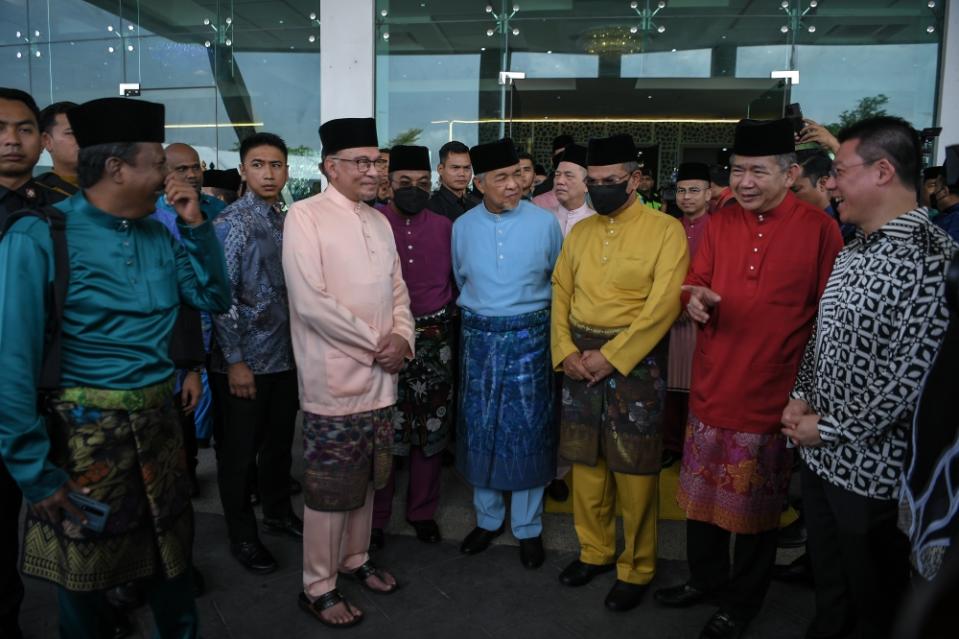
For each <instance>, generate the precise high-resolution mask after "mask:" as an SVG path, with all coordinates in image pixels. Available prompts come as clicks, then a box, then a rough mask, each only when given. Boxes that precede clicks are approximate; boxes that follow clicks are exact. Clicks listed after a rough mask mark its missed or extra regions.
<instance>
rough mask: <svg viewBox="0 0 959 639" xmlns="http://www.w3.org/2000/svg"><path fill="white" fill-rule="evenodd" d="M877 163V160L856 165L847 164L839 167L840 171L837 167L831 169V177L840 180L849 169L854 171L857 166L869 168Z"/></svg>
mask: <svg viewBox="0 0 959 639" xmlns="http://www.w3.org/2000/svg"><path fill="white" fill-rule="evenodd" d="M876 161H877V160H869V161H868V162H858V163H856V164H845V165H843V166H841V167H839V168H838V169H837V168H836V167H835V166H833V167H832V168H831V169H829V177H831V178H833V179H836V178H840V177H842V176H843V175H844V174H845V172H846V170H848V169H853V168H855V167H857V166H869V165H870V164H875V163H876Z"/></svg>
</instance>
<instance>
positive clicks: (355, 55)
mask: <svg viewBox="0 0 959 639" xmlns="http://www.w3.org/2000/svg"><path fill="white" fill-rule="evenodd" d="M375 9H376V7H375V2H374V0H320V44H321V47H322V51H323V55H322V65H323V66H322V73H321V75H320V120H321V122H326V121H327V120H332V119H334V118H371V117H373V102H374V92H375V78H376V73H375V67H374V59H375V58H374V46H375V42H374V39H375V37H376V23H375V20H374V11H375Z"/></svg>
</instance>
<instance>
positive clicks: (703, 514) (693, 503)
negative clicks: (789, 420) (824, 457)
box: [676, 414, 793, 534]
mask: <svg viewBox="0 0 959 639" xmlns="http://www.w3.org/2000/svg"><path fill="white" fill-rule="evenodd" d="M792 463H793V451H792V450H790V449H788V448H786V439H785V438H784V437H783V436H782V435H781V434H780V433H778V432H777V433H743V432H739V431H735V430H730V429H728V428H718V427H715V426H709V425H708V424H704V423H703V422H702V421H701V420H700V419H699V418H698V417H696V416H695V415H692V414H691V415H690V416H689V425H688V426H687V427H686V441H685V444H684V447H683V465H682V469H681V470H680V473H679V487H678V489H677V491H676V500H677V501H678V502H679V506H680V507H681V508H683V509H684V510H685V511H686V517H687V518H688V519H694V520H696V521H704V522H707V523H710V524H714V525H716V526H719V527H720V528H723V529H725V530H728V531H730V532H734V533H741V534H755V533H761V532H765V531H768V530H775V529H776V528H778V527H779V518H780V515H781V514H782V509H783V501H784V499H785V497H786V491H787V490H788V488H789V476H790V474H791V472H792Z"/></svg>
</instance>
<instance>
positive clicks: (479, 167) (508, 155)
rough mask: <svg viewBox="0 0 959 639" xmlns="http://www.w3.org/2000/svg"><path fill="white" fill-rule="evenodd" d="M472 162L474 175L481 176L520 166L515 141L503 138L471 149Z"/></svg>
mask: <svg viewBox="0 0 959 639" xmlns="http://www.w3.org/2000/svg"><path fill="white" fill-rule="evenodd" d="M470 161H472V163H473V173H475V174H476V175H480V174H481V173H488V172H489V171H495V170H496V169H505V168H506V167H508V166H513V165H514V164H519V156H518V155H517V154H516V147H514V146H513V141H512V140H510V139H509V138H503V139H502V140H497V141H496V142H490V143H489V144H477V145H476V146H474V147H473V148H472V149H470Z"/></svg>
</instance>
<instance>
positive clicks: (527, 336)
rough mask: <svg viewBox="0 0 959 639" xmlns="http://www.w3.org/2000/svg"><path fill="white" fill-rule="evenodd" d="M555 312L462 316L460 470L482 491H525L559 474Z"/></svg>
mask: <svg viewBox="0 0 959 639" xmlns="http://www.w3.org/2000/svg"><path fill="white" fill-rule="evenodd" d="M552 401H553V373H552V369H551V366H550V351H549V309H544V310H541V311H536V312H533V313H525V314H523V315H514V316H509V317H485V316H482V315H477V314H475V313H471V312H469V311H466V310H464V311H463V313H462V333H461V348H460V392H459V409H458V419H457V434H456V445H457V449H456V465H457V469H458V470H459V472H460V473H461V474H462V475H463V477H464V478H465V479H466V481H467V482H469V483H470V484H471V485H473V486H475V487H477V488H491V489H494V490H526V489H527V488H535V487H538V486H545V485H546V484H548V483H549V482H550V480H551V479H552V478H553V476H554V474H555V472H556V432H555V431H556V429H555V420H554V419H553V408H552Z"/></svg>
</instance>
